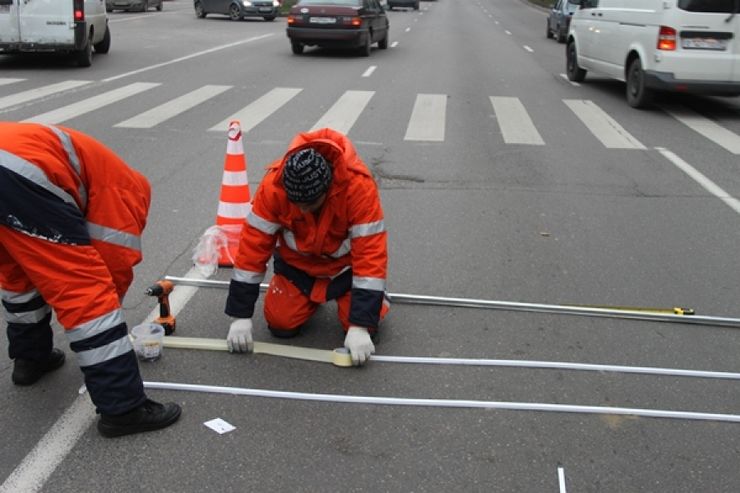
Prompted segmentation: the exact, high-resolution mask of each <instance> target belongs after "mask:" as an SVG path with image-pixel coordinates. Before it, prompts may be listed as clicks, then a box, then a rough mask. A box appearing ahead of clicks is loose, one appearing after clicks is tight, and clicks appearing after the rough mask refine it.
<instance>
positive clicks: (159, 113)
mask: <svg viewBox="0 0 740 493" xmlns="http://www.w3.org/2000/svg"><path fill="white" fill-rule="evenodd" d="M231 87H232V86H215V85H205V86H203V87H200V88H198V89H196V90H194V91H191V92H189V93H187V94H184V95H182V96H180V97H177V98H175V99H173V100H171V101H168V102H166V103H164V104H161V105H159V106H157V107H155V108H152V109H150V110H148V111H145V112H144V113H141V114H139V115H136V116H134V117H133V118H129V119H128V120H125V121H122V122H121V123H117V124H116V125H114V127H123V128H152V127H154V126H155V125H159V124H160V123H162V122H164V121H167V120H169V119H170V118H173V117H175V116H177V115H179V114H180V113H183V112H185V111H187V110H189V109H191V108H193V107H195V106H197V105H199V104H201V103H202V102H204V101H207V100H208V99H211V98H212V97H215V96H218V95H219V94H221V93H222V92H224V91H227V90H229V89H231Z"/></svg>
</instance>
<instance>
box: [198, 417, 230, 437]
mask: <svg viewBox="0 0 740 493" xmlns="http://www.w3.org/2000/svg"><path fill="white" fill-rule="evenodd" d="M203 424H204V425H206V426H207V427H209V428H210V429H212V430H213V431H215V432H217V433H218V434H219V435H223V434H224V433H228V432H230V431H234V430H236V426H234V425H232V424H230V423H227V422H226V421H224V420H223V419H221V418H216V419H212V420H210V421H206V422H205V423H203Z"/></svg>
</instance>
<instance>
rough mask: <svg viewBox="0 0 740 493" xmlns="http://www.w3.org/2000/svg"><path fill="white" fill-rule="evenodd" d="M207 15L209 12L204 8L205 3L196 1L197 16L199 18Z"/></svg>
mask: <svg viewBox="0 0 740 493" xmlns="http://www.w3.org/2000/svg"><path fill="white" fill-rule="evenodd" d="M207 15H208V14H207V13H206V11H205V10H204V9H203V4H202V3H200V2H195V17H197V18H198V19H205V17H206V16H207Z"/></svg>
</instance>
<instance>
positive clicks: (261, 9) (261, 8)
mask: <svg viewBox="0 0 740 493" xmlns="http://www.w3.org/2000/svg"><path fill="white" fill-rule="evenodd" d="M271 10H272V8H271V7H260V12H270V11H271Z"/></svg>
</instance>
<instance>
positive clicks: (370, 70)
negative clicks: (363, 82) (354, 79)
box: [362, 65, 378, 77]
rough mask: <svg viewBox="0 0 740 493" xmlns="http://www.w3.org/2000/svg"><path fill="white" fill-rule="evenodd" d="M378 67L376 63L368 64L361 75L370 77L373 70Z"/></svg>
mask: <svg viewBox="0 0 740 493" xmlns="http://www.w3.org/2000/svg"><path fill="white" fill-rule="evenodd" d="M376 68H378V66H377V65H370V66H369V67H368V68H367V70H365V73H364V74H362V76H363V77H370V76H371V75H372V73H373V72H375V69H376Z"/></svg>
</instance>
